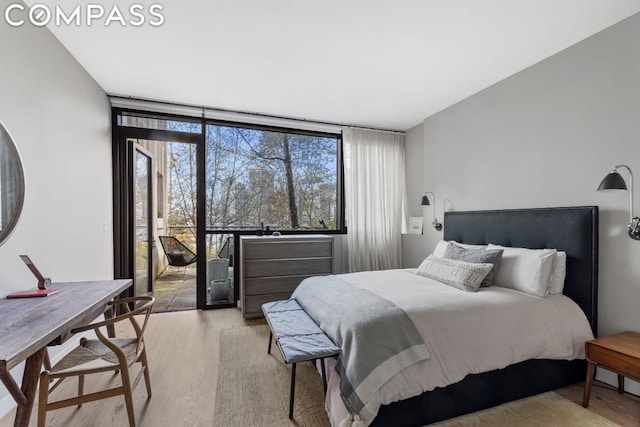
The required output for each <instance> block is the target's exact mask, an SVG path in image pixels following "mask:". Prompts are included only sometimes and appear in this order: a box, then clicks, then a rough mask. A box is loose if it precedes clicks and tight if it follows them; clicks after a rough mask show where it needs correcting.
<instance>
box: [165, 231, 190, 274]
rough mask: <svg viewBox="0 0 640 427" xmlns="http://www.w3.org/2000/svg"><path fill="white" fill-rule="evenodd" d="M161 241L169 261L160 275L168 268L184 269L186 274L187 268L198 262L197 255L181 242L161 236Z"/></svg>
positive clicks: (171, 237) (170, 237)
mask: <svg viewBox="0 0 640 427" xmlns="http://www.w3.org/2000/svg"><path fill="white" fill-rule="evenodd" d="M159 239H160V244H161V245H162V249H163V250H164V254H165V255H166V256H167V261H168V264H167V266H166V267H165V268H163V269H162V271H161V272H160V274H162V273H163V272H164V270H166V269H167V267H168V266H172V267H184V270H185V273H186V271H187V266H189V265H191V264H193V263H194V262H196V260H197V257H196V254H195V253H193V252H192V251H191V249H189V248H188V247H186V246H185V245H184V244H183V243H182V242H181V241H180V240H178V239H176V238H175V237H173V236H159Z"/></svg>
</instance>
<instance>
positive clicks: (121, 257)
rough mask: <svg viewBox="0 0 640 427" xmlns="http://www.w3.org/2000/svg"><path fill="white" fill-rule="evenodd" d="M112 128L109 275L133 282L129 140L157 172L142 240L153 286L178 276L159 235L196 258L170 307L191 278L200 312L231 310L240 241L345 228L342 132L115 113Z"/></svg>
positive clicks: (124, 112)
mask: <svg viewBox="0 0 640 427" xmlns="http://www.w3.org/2000/svg"><path fill="white" fill-rule="evenodd" d="M114 123H115V124H116V125H115V127H114V206H115V209H114V215H115V216H116V217H117V219H116V221H115V222H114V223H115V230H114V231H115V243H116V245H115V247H116V252H117V253H116V272H115V273H116V277H131V276H130V274H132V269H133V268H134V265H131V264H132V262H133V260H134V257H133V255H134V253H135V250H134V249H135V248H134V247H131V245H132V243H131V242H133V240H132V237H133V236H134V234H133V235H132V234H130V233H131V230H132V227H133V226H135V215H136V212H135V201H134V200H132V191H133V190H132V189H131V188H130V185H131V184H132V177H131V172H129V171H128V169H130V167H129V164H130V163H131V162H132V160H133V159H131V158H130V156H131V155H130V152H131V148H130V147H129V145H130V142H128V141H131V140H134V139H135V140H136V141H137V140H140V139H145V140H147V141H154V143H153V144H151V145H152V146H156V147H160V148H159V149H155V150H150V149H149V145H148V143H147V145H145V148H147V150H150V151H151V152H152V154H153V155H154V156H155V159H154V164H156V165H158V166H157V167H156V169H155V171H154V172H153V173H152V174H151V175H152V181H153V182H152V191H151V193H152V194H153V195H154V197H155V199H156V200H155V201H154V202H153V206H154V208H153V209H152V211H154V212H156V213H157V216H156V215H153V216H154V221H152V222H151V227H152V230H151V232H150V233H149V234H150V236H149V240H150V241H151V242H153V244H154V247H155V248H157V250H156V252H155V255H154V256H155V259H154V260H153V262H154V264H153V265H154V266H155V268H153V267H152V271H153V272H154V274H156V277H155V279H158V277H159V276H160V280H157V282H158V283H159V282H161V281H162V277H161V276H162V275H161V274H160V273H161V272H163V271H166V269H167V268H169V269H171V270H169V271H172V272H173V273H172V274H174V275H176V274H177V275H178V276H179V274H180V273H181V271H180V270H179V269H178V268H177V267H174V266H172V265H171V262H170V258H171V256H170V254H167V253H166V249H164V250H161V248H163V247H162V245H161V244H155V242H158V241H159V239H158V237H159V236H161V235H163V236H171V237H172V238H174V240H178V241H179V242H180V244H182V245H184V246H185V248H186V249H185V251H187V250H188V251H189V252H191V253H192V254H193V256H194V260H195V259H197V262H194V263H192V264H189V265H187V266H184V267H180V268H183V270H182V273H183V274H184V276H183V277H184V281H183V284H182V285H181V287H182V288H183V289H182V291H181V292H182V294H181V293H180V292H178V291H176V294H175V297H174V300H175V298H179V299H180V298H182V299H185V295H186V294H187V293H188V292H189V291H188V290H187V288H188V286H186V285H185V283H187V282H188V280H191V279H193V280H192V282H193V283H194V286H193V291H192V292H195V295H193V296H194V297H195V299H196V301H197V303H196V305H197V307H198V308H214V307H230V306H235V305H236V301H237V300H238V296H239V295H238V289H237V286H235V284H236V283H237V282H238V270H237V268H238V263H237V262H235V260H237V257H238V244H237V242H238V237H239V236H240V235H242V234H256V233H269V232H274V231H278V232H280V233H282V234H293V233H342V232H344V231H345V227H344V205H343V184H342V156H341V153H342V146H341V142H342V139H341V135H340V134H329V133H321V132H309V131H301V130H296V129H288V128H287V129H285V128H276V127H265V126H256V125H251V124H244V123H243V124H239V123H231V122H220V121H214V120H209V119H206V118H196V117H187V116H169V115H162V114H157V113H147V112H140V111H131V110H125V109H114ZM138 234H139V233H138ZM130 247H131V248H130ZM152 256H153V255H152ZM185 256H186V257H187V258H188V257H189V254H188V253H187V252H185ZM167 264H169V265H168V266H167ZM162 274H166V273H162ZM195 283H197V286H195ZM150 287H151V292H153V291H154V290H155V291H156V293H157V292H160V290H159V289H160V288H159V286H156V287H155V288H154V286H150Z"/></svg>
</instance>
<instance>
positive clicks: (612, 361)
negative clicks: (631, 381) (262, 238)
mask: <svg viewBox="0 0 640 427" xmlns="http://www.w3.org/2000/svg"><path fill="white" fill-rule="evenodd" d="M587 360H588V361H590V362H594V363H596V364H597V365H602V366H603V367H605V368H609V369H611V370H613V371H616V372H619V373H621V374H624V375H625V376H629V377H632V378H635V379H640V365H639V364H638V359H636V358H635V357H632V356H629V355H626V354H622V353H618V352H616V351H613V350H611V349H608V348H604V347H600V346H598V345H593V344H591V343H587Z"/></svg>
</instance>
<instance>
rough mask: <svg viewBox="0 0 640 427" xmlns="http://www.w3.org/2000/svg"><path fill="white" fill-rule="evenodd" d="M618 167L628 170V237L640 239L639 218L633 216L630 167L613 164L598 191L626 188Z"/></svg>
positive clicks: (631, 173)
mask: <svg viewBox="0 0 640 427" xmlns="http://www.w3.org/2000/svg"><path fill="white" fill-rule="evenodd" d="M619 168H624V169H626V170H628V171H629V232H628V233H629V237H631V238H632V239H634V240H640V227H639V226H640V218H638V217H637V216H633V172H631V168H630V167H629V166H627V165H618V166H615V167H614V168H613V169H612V170H611V172H609V174H608V175H607V176H605V177H604V179H603V180H602V182H601V183H600V185H599V186H598V191H602V190H626V189H627V184H626V183H625V182H624V178H622V175H620V174H619V173H618V169H619Z"/></svg>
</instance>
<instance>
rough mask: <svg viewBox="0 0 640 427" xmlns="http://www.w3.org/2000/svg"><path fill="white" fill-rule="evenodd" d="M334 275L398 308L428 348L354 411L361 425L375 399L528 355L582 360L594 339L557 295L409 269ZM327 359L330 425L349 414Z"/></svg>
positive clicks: (383, 400)
mask: <svg viewBox="0 0 640 427" xmlns="http://www.w3.org/2000/svg"><path fill="white" fill-rule="evenodd" d="M340 277H341V278H342V279H343V280H345V281H347V282H348V283H350V284H352V285H354V286H358V287H360V288H363V289H366V290H368V291H370V292H373V293H375V294H377V295H379V296H381V297H383V298H386V299H388V300H389V301H391V302H393V303H395V304H396V305H397V306H399V307H401V308H402V309H403V310H404V311H405V312H406V313H407V315H408V316H409V317H410V318H411V320H413V322H414V323H415V324H416V327H417V328H418V331H419V332H420V334H421V335H422V338H423V340H424V342H425V344H426V345H427V348H428V349H429V352H430V353H431V358H429V359H428V360H425V361H422V362H419V363H417V364H415V365H413V366H410V367H408V368H406V369H405V370H404V371H402V372H400V373H399V374H398V375H396V376H394V377H393V378H391V380H389V381H388V382H387V383H386V384H385V385H384V386H383V387H382V388H381V389H380V390H379V391H378V393H376V395H375V396H374V397H373V398H372V399H371V400H370V401H369V402H368V403H367V405H366V406H365V407H364V409H362V411H361V412H360V414H359V415H360V419H361V420H362V421H364V422H365V424H366V425H368V424H370V423H371V421H372V420H373V418H374V417H375V415H376V414H377V413H378V409H379V408H380V406H381V405H385V404H389V403H391V402H395V401H398V400H402V399H407V398H409V397H412V396H416V395H418V394H421V393H422V392H424V391H429V390H433V389H434V388H436V387H444V386H446V385H449V384H453V383H456V382H458V381H460V380H462V379H463V378H464V377H465V376H467V375H468V374H474V373H482V372H487V371H492V370H495V369H501V368H504V367H506V366H508V365H511V364H514V363H518V362H522V361H524V360H527V359H567V360H572V359H583V358H584V343H585V341H588V340H590V339H593V334H592V332H591V328H590V326H589V323H588V321H587V318H586V316H585V315H584V313H583V312H582V310H581V309H580V307H578V305H577V304H575V303H574V302H573V301H572V300H571V299H569V298H568V297H565V296H563V295H549V296H548V297H546V298H540V297H537V296H533V295H529V294H525V293H522V292H518V291H515V290H512V289H507V288H502V287H497V286H490V287H487V288H480V290H479V291H478V292H464V291H461V290H458V289H455V288H452V287H450V286H447V285H444V284H442V283H440V282H437V281H435V280H432V279H428V278H426V277H423V276H419V275H416V274H415V270H413V269H409V270H386V271H375V272H361V273H350V274H343V275H340ZM332 361H333V360H332V359H327V367H328V369H327V375H328V391H327V400H326V408H327V412H328V413H329V419H330V420H331V424H332V425H333V426H338V425H339V424H340V423H341V422H342V421H343V420H344V419H345V418H347V417H348V415H349V414H348V411H347V409H346V408H345V406H344V404H343V403H342V399H341V398H340V386H339V381H340V378H339V377H338V375H337V374H336V373H335V370H334V369H333V366H332V365H331V363H332Z"/></svg>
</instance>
